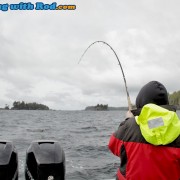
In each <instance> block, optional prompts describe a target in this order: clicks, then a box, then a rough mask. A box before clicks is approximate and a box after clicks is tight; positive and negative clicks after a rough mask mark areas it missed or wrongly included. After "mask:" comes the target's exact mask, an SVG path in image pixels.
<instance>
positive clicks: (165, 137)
mask: <svg viewBox="0 0 180 180" xmlns="http://www.w3.org/2000/svg"><path fill="white" fill-rule="evenodd" d="M135 119H136V122H137V124H138V125H139V126H140V130H141V133H142V135H143V137H144V138H145V140H146V141H147V142H149V143H151V144H153V145H165V144H169V143H171V142H173V141H174V140H175V139H176V138H177V137H178V136H179V135H180V120H179V118H178V116H177V114H176V113H175V112H173V111H169V110H167V109H165V108H162V107H160V106H157V105H155V104H146V105H145V106H143V108H142V110H141V113H140V115H139V116H136V117H135Z"/></svg>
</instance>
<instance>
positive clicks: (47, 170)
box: [25, 140, 65, 180]
mask: <svg viewBox="0 0 180 180" xmlns="http://www.w3.org/2000/svg"><path fill="white" fill-rule="evenodd" d="M25 178H26V180H65V154H64V151H63V149H62V147H61V146H60V143H59V142H58V141H49V140H48V141H34V142H32V143H31V145H30V146H29V148H28V150H27V153H26V165H25Z"/></svg>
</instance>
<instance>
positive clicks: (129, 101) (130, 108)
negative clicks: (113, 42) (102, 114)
mask: <svg viewBox="0 0 180 180" xmlns="http://www.w3.org/2000/svg"><path fill="white" fill-rule="evenodd" d="M96 43H103V44H105V45H107V46H108V47H109V48H110V49H111V50H112V51H113V53H114V54H115V56H116V58H117V60H118V63H119V66H120V69H121V72H122V76H123V80H124V85H125V90H126V95H127V101H128V108H129V111H131V110H132V103H131V100H130V96H129V91H128V87H127V82H126V78H125V75H124V71H123V68H122V65H121V62H120V60H119V58H118V56H117V54H116V52H115V50H114V49H113V48H112V47H111V46H110V45H109V44H108V43H106V42H105V41H95V42H93V43H92V44H90V45H89V46H88V47H87V49H86V50H85V51H84V53H83V54H82V56H81V58H80V59H79V62H78V64H79V63H80V62H81V61H82V58H83V57H84V55H85V54H86V52H87V51H88V49H89V48H90V47H91V46H93V45H94V44H96Z"/></svg>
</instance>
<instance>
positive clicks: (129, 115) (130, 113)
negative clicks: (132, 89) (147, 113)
mask: <svg viewBox="0 0 180 180" xmlns="http://www.w3.org/2000/svg"><path fill="white" fill-rule="evenodd" d="M132 117H134V115H133V113H132V112H131V111H127V113H126V118H132Z"/></svg>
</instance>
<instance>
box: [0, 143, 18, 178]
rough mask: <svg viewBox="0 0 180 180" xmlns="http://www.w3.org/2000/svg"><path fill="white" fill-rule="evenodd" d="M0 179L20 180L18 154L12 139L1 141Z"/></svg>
mask: <svg viewBox="0 0 180 180" xmlns="http://www.w3.org/2000/svg"><path fill="white" fill-rule="evenodd" d="M0 179H2V180H18V155H17V151H16V149H15V146H14V145H13V143H12V142H10V141H9V142H8V141H0Z"/></svg>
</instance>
